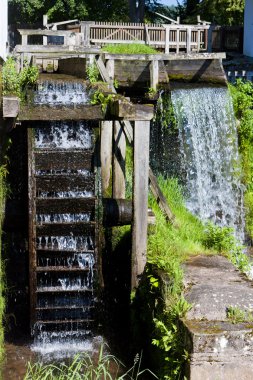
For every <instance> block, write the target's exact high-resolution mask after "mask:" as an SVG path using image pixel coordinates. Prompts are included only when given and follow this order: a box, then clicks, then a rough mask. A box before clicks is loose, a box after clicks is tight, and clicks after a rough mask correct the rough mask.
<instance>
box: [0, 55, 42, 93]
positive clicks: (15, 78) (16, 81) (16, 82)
mask: <svg viewBox="0 0 253 380" xmlns="http://www.w3.org/2000/svg"><path fill="white" fill-rule="evenodd" d="M38 75H39V70H38V68H37V66H29V65H28V64H27V63H25V67H24V68H23V69H22V70H21V71H20V72H18V71H17V68H16V61H15V59H14V58H12V57H8V58H7V60H6V62H5V63H4V65H3V69H2V82H3V95H15V96H18V97H19V98H21V99H22V100H23V95H24V92H25V90H26V88H27V87H28V86H30V85H33V84H35V83H36V81H37V79H38Z"/></svg>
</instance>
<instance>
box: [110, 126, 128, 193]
mask: <svg viewBox="0 0 253 380" xmlns="http://www.w3.org/2000/svg"><path fill="white" fill-rule="evenodd" d="M113 129H114V136H113V176H112V195H113V198H115V199H125V195H126V180H125V165H126V138H125V135H124V132H123V129H122V127H121V125H120V123H119V122H118V121H115V122H114V128H113Z"/></svg>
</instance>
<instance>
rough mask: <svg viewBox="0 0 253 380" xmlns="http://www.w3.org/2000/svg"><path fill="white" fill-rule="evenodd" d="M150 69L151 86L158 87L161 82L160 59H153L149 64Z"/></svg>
mask: <svg viewBox="0 0 253 380" xmlns="http://www.w3.org/2000/svg"><path fill="white" fill-rule="evenodd" d="M149 70H150V87H151V88H153V89H154V90H156V89H157V85H158V83H159V61H156V60H153V61H152V62H151V63H150V66H149Z"/></svg>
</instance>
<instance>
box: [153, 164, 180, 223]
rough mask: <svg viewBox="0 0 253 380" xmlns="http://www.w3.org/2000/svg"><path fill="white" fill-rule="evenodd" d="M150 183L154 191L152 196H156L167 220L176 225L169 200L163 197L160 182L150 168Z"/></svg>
mask: <svg viewBox="0 0 253 380" xmlns="http://www.w3.org/2000/svg"><path fill="white" fill-rule="evenodd" d="M149 182H150V189H151V191H152V194H153V195H154V197H155V199H156V201H157V203H158V205H159V207H160V209H161V210H162V211H163V213H164V215H165V218H166V220H167V221H168V222H170V223H172V224H174V223H175V216H174V214H173V213H172V211H171V209H170V207H169V205H168V202H167V199H166V198H165V196H164V195H163V192H162V190H161V189H160V186H159V184H158V181H157V179H156V176H155V175H154V173H153V171H152V169H151V168H149Z"/></svg>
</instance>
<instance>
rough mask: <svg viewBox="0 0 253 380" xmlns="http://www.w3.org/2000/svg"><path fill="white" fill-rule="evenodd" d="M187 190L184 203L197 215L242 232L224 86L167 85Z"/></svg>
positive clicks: (233, 130)
mask: <svg viewBox="0 0 253 380" xmlns="http://www.w3.org/2000/svg"><path fill="white" fill-rule="evenodd" d="M171 99H172V103H173V107H174V111H175V116H176V119H177V122H178V127H179V141H180V150H181V155H182V159H183V170H184V172H185V175H186V186H187V192H188V198H187V206H188V208H189V210H190V211H192V212H193V213H194V214H196V215H198V216H199V217H200V218H201V219H202V220H204V221H207V220H211V221H213V222H214V223H216V224H218V225H220V226H230V227H233V228H235V231H236V234H237V236H238V237H239V238H240V239H243V236H244V218H243V215H244V213H243V187H242V185H241V182H240V177H241V176H240V160H239V154H238V144H237V133H236V120H235V117H234V112H233V106H232V101H231V98H230V96H229V92H228V90H227V89H226V88H218V87H217V88H211V87H210V88H208V87H206V88H187V89H175V90H173V91H172V94H171Z"/></svg>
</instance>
